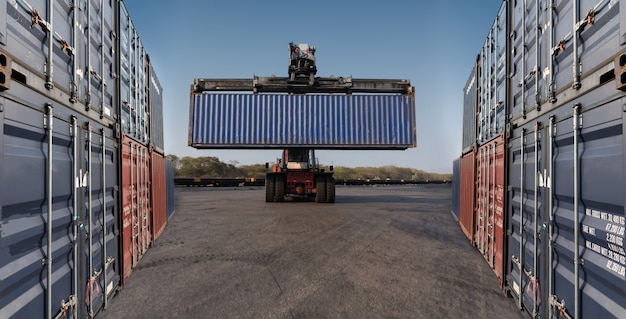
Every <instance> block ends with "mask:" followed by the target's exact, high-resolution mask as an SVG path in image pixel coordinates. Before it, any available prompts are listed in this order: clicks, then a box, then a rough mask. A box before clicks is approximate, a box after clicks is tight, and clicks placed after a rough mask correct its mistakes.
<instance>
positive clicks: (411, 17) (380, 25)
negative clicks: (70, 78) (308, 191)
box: [124, 0, 502, 173]
mask: <svg viewBox="0 0 626 319" xmlns="http://www.w3.org/2000/svg"><path fill="white" fill-rule="evenodd" d="M124 3H125V5H126V7H127V9H128V11H129V13H130V15H131V18H132V20H133V22H134V24H135V27H136V28H137V31H138V33H139V36H140V37H141V41H142V42H143V45H144V47H145V48H146V51H147V52H148V54H149V55H150V58H151V61H152V63H153V64H154V68H155V70H156V73H157V75H158V77H159V80H160V82H161V85H162V86H163V94H164V101H163V102H164V117H165V121H164V123H165V124H164V134H165V151H166V153H167V154H175V155H177V156H179V157H182V156H194V157H196V156H216V157H218V158H219V159H220V160H221V161H223V162H234V161H236V162H238V163H239V164H257V163H265V162H273V161H274V160H275V159H276V157H279V156H280V151H279V150H196V149H193V148H191V147H188V146H187V128H188V112H189V86H190V85H191V84H192V83H193V80H194V79H195V78H252V76H253V75H258V76H270V75H277V76H287V65H288V62H289V61H288V51H287V45H288V43H289V42H291V41H293V42H296V43H309V44H312V45H315V46H316V47H317V52H316V57H317V67H318V73H317V75H318V76H330V75H335V76H349V75H352V76H353V77H354V78H393V79H397V78H401V79H409V80H411V83H412V85H413V86H414V87H415V100H416V107H417V112H416V113H417V143H418V146H417V148H414V149H409V150H406V151H328V150H326V151H318V152H316V154H317V157H318V158H319V159H320V162H321V163H322V164H326V165H329V164H334V165H335V166H349V167H357V166H384V165H396V166H401V167H411V168H417V169H422V170H426V171H430V172H439V173H451V172H452V161H453V160H454V159H455V158H457V157H459V155H460V152H461V134H462V102H463V95H462V90H463V86H464V85H465V83H466V81H467V78H468V75H469V73H470V71H471V69H472V64H473V62H474V61H475V58H476V55H477V54H478V52H479V50H480V48H481V47H482V45H483V43H484V41H485V38H486V36H487V33H488V30H489V27H490V26H491V24H492V23H493V20H494V18H495V15H496V13H497V11H498V8H499V7H500V5H501V3H502V1H501V0H478V1H463V0H455V1H452V0H439V1H415V0H387V1H342V0H335V1H326V0H318V1H282V0H279V1H269V0H268V1H247V0H232V1H226V0H223V1H211V0H179V1H174V2H172V1H162V0H156V1H149V2H148V1H145V0H125V1H124Z"/></svg>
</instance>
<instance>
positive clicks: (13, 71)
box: [0, 0, 174, 318]
mask: <svg viewBox="0 0 626 319" xmlns="http://www.w3.org/2000/svg"><path fill="white" fill-rule="evenodd" d="M162 92H163V90H162V88H161V86H160V84H159V81H158V78H157V77H156V74H155V73H154V68H153V65H152V64H151V62H150V60H149V58H148V56H147V54H146V53H145V51H144V49H143V46H142V45H141V42H140V41H139V37H138V35H137V33H136V30H135V28H134V26H133V24H132V22H131V20H130V18H129V15H128V12H127V11H126V8H125V7H124V3H123V2H121V1H95V2H94V1H79V2H67V1H25V0H13V1H11V0H0V207H1V208H0V274H1V275H0V318H61V317H62V318H86V317H89V318H93V317H95V316H96V315H97V314H98V313H99V312H100V311H101V310H102V309H103V308H104V307H106V305H107V302H108V300H109V298H110V297H112V296H113V295H114V294H115V292H116V291H117V290H118V289H119V287H120V285H121V284H123V283H124V282H125V280H126V279H127V278H128V276H129V275H130V273H131V271H132V269H133V268H134V267H135V266H136V265H137V262H138V261H139V259H140V258H141V256H142V255H143V254H144V253H145V252H146V249H148V248H149V247H150V246H151V244H152V242H153V241H154V240H155V239H156V238H157V237H158V236H159V235H160V234H161V232H162V231H163V229H164V227H165V225H166V223H167V218H168V216H169V215H171V213H172V212H173V210H174V206H173V204H174V203H173V167H172V165H171V163H170V165H168V164H167V161H166V159H165V154H164V147H163V128H162V125H163V114H162V113H163V103H162ZM168 178H169V179H171V181H168Z"/></svg>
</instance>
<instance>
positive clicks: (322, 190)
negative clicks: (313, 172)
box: [315, 175, 326, 203]
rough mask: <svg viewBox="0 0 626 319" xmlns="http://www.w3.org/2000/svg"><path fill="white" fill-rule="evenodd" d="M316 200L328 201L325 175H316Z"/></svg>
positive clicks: (320, 201)
mask: <svg viewBox="0 0 626 319" xmlns="http://www.w3.org/2000/svg"><path fill="white" fill-rule="evenodd" d="M315 202H316V203H325V202H326V177H325V176H324V175H320V176H315Z"/></svg>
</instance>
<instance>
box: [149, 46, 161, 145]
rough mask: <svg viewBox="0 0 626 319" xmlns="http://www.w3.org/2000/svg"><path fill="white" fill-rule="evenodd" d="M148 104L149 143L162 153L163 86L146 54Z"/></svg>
mask: <svg viewBox="0 0 626 319" xmlns="http://www.w3.org/2000/svg"><path fill="white" fill-rule="evenodd" d="M148 71H149V72H148V78H149V79H148V106H149V110H150V145H151V146H152V147H153V148H154V150H155V151H157V152H158V153H160V154H162V155H163V154H164V150H165V146H164V144H165V142H164V140H163V87H162V86H161V83H159V78H158V77H157V75H156V73H155V72H154V67H153V66H152V63H151V62H150V58H149V56H148Z"/></svg>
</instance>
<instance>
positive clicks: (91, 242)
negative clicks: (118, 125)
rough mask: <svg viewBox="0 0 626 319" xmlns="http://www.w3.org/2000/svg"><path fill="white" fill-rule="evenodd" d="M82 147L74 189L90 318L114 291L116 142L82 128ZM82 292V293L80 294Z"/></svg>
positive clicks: (103, 131)
mask: <svg viewBox="0 0 626 319" xmlns="http://www.w3.org/2000/svg"><path fill="white" fill-rule="evenodd" d="M79 132H80V134H79V135H78V137H79V139H80V141H79V142H80V143H81V145H82V147H81V150H80V154H79V156H80V160H81V161H80V163H79V167H78V176H77V185H78V187H79V188H80V196H81V200H80V202H81V203H82V207H81V214H80V218H81V221H82V224H81V229H82V230H83V231H82V232H81V245H82V249H81V251H82V252H83V256H84V259H85V263H84V264H83V269H84V270H83V274H84V277H83V278H86V279H85V282H84V283H83V287H84V296H83V298H84V306H85V312H86V314H87V315H88V316H94V315H95V313H96V312H97V311H98V309H100V308H101V307H103V306H105V305H106V303H107V301H108V296H110V295H111V293H113V291H114V289H115V288H116V287H117V283H118V282H119V278H118V277H117V271H116V268H115V263H116V260H117V256H118V254H117V237H116V234H117V230H116V216H117V215H116V212H118V211H119V208H118V206H117V205H118V204H117V185H118V184H117V170H116V168H117V163H118V160H117V158H118V157H117V156H118V155H117V142H116V141H115V139H114V138H113V136H112V132H111V131H110V130H108V129H104V128H95V127H93V126H91V124H89V123H88V124H86V125H84V126H83V127H82V128H80V129H79ZM81 292H82V291H81Z"/></svg>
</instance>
